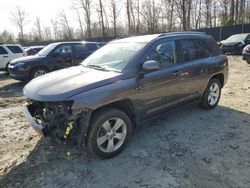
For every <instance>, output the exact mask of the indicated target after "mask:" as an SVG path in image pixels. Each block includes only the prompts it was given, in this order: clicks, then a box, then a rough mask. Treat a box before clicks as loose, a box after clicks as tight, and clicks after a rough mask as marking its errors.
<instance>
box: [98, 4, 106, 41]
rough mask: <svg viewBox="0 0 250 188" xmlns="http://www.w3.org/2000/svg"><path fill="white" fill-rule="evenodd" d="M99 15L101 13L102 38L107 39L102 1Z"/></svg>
mask: <svg viewBox="0 0 250 188" xmlns="http://www.w3.org/2000/svg"><path fill="white" fill-rule="evenodd" d="M99 13H100V21H101V28H102V37H103V38H104V37H105V26H104V18H103V17H104V16H103V14H104V13H103V4H102V0H99Z"/></svg>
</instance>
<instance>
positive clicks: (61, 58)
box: [50, 44, 74, 69]
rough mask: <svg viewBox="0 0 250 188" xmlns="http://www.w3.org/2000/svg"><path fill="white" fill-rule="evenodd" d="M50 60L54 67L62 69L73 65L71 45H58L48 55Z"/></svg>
mask: <svg viewBox="0 0 250 188" xmlns="http://www.w3.org/2000/svg"><path fill="white" fill-rule="evenodd" d="M50 62H51V64H52V65H53V66H54V69H63V68H66V67H71V66H73V65H74V64H73V55H72V45H71V44H61V45H59V46H58V47H57V48H56V49H55V50H54V51H53V52H52V54H51V55H50Z"/></svg>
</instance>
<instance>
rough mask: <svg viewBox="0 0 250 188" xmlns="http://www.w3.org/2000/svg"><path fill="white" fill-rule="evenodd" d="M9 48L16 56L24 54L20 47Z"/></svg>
mask: <svg viewBox="0 0 250 188" xmlns="http://www.w3.org/2000/svg"><path fill="white" fill-rule="evenodd" d="M7 48H8V49H9V50H10V51H11V52H12V53H14V54H20V53H23V51H22V49H21V48H20V47H19V46H7Z"/></svg>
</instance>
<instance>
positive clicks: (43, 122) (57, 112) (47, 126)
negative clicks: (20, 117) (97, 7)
mask: <svg viewBox="0 0 250 188" xmlns="http://www.w3.org/2000/svg"><path fill="white" fill-rule="evenodd" d="M72 104H73V102H70V101H65V102H40V101H34V100H28V102H27V104H26V105H25V106H24V107H23V113H24V115H25V117H26V119H27V120H28V122H29V123H30V124H31V126H32V127H33V128H34V130H35V131H36V132H38V133H39V134H40V135H42V136H44V137H48V136H50V137H57V138H61V139H64V140H69V141H73V142H75V143H76V144H77V145H78V146H82V145H84V144H85V141H86V138H87V132H88V128H89V121H90V117H91V113H92V110H90V109H83V110H73V109H72Z"/></svg>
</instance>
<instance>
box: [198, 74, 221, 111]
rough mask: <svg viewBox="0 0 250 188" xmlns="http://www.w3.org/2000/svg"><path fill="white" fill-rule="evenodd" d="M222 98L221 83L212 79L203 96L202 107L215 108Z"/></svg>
mask: <svg viewBox="0 0 250 188" xmlns="http://www.w3.org/2000/svg"><path fill="white" fill-rule="evenodd" d="M220 96H221V83H220V81H219V80H218V79H216V78H212V79H211V80H210V81H209V83H208V85H207V88H206V90H205V93H204V94H203V98H202V107H203V108H206V109H213V108H215V107H216V106H217V105H218V103H219V100H220Z"/></svg>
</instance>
